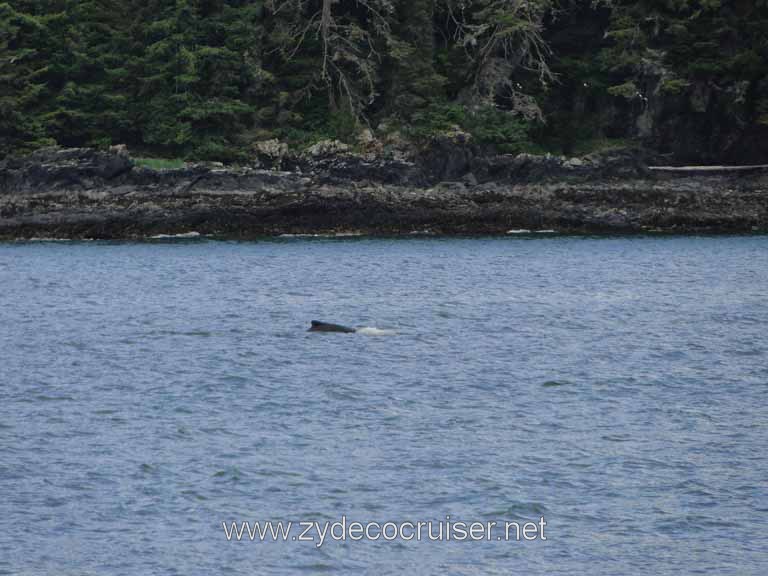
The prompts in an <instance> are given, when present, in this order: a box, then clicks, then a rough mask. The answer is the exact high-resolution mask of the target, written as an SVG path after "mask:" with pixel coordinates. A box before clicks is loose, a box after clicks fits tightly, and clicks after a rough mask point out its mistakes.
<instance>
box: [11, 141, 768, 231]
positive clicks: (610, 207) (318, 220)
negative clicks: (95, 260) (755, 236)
mask: <svg viewBox="0 0 768 576" xmlns="http://www.w3.org/2000/svg"><path fill="white" fill-rule="evenodd" d="M516 229H528V230H533V231H535V230H542V229H554V230H557V231H560V232H589V233H612V232H613V233H633V232H643V231H665V232H750V231H758V232H768V171H765V170H750V171H746V172H736V173H723V172H722V171H716V172H714V173H713V174H712V175H710V174H707V173H706V172H704V173H701V172H697V173H695V174H694V175H690V174H688V173H687V172H685V171H683V172H681V173H679V174H677V173H674V172H672V173H669V172H666V173H659V172H653V171H650V170H648V169H647V168H646V167H645V164H644V163H643V162H642V159H641V157H640V156H639V155H638V154H637V153H636V152H632V151H622V152H614V153H611V154H604V155H599V156H592V157H585V158H579V159H566V158H559V157H553V156H530V155H518V156H482V155H480V154H477V153H476V151H474V150H471V149H469V148H466V147H462V146H459V145H449V144H445V143H439V142H438V143H436V144H435V145H434V146H433V147H432V148H431V149H429V150H427V151H425V152H424V153H423V154H422V155H421V156H419V157H416V158H414V159H413V160H412V161H405V160H383V159H375V158H366V157H361V156H354V155H341V156H331V157H327V158H314V159H296V161H295V162H294V165H293V166H292V170H291V171H273V170H261V169H245V168H243V169H237V170H234V169H224V168H215V167H205V166H191V167H188V168H183V169H178V170H164V171H154V170H149V169H146V168H139V167H136V166H134V165H133V162H132V161H131V160H130V158H129V157H127V156H126V155H123V154H119V153H107V152H98V151H94V150H90V149H46V150H41V151H38V152H37V153H35V154H32V155H30V156H28V157H25V158H22V159H6V160H4V161H2V162H0V238H2V239H18V238H31V237H38V238H40V237H43V238H45V237H51V238H53V237H55V238H134V237H146V236H152V235H156V234H181V233H186V232H191V231H195V232H199V233H200V234H213V235H221V236H225V237H237V238H247V237H257V236H264V235H275V234H317V233H335V232H361V233H367V234H408V233H414V232H415V233H434V234H504V233H507V232H508V231H510V230H516Z"/></svg>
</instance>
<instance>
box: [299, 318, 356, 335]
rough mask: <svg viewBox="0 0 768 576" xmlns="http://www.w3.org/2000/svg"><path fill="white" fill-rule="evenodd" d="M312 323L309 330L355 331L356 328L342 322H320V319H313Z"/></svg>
mask: <svg viewBox="0 0 768 576" xmlns="http://www.w3.org/2000/svg"><path fill="white" fill-rule="evenodd" d="M311 324H312V325H311V326H310V327H309V330H307V332H345V333H351V332H355V329H354V328H350V327H348V326H342V325H341V324H331V323H330V322H320V321H319V320H312V322H311Z"/></svg>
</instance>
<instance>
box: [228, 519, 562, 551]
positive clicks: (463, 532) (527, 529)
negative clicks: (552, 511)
mask: <svg viewBox="0 0 768 576" xmlns="http://www.w3.org/2000/svg"><path fill="white" fill-rule="evenodd" d="M221 524H222V527H223V528H224V537H225V538H226V539H227V540H228V541H238V542H239V541H251V542H312V543H314V545H315V546H316V547H318V548H319V547H320V546H322V545H323V544H324V543H326V542H328V541H335V542H347V541H350V542H359V541H361V540H370V541H378V540H383V541H386V542H392V541H396V540H402V541H411V540H415V541H417V542H422V541H431V542H451V541H453V542H481V541H488V542H520V541H524V542H526V541H532V540H546V539H547V537H546V534H545V533H544V529H545V527H546V526H547V522H546V520H544V517H543V516H542V517H540V518H539V520H538V521H537V522H511V521H498V522H497V521H484V522H479V521H475V522H464V521H454V520H452V519H451V517H450V516H446V518H445V520H426V521H419V522H410V521H405V522H358V521H349V520H348V519H347V517H346V516H342V517H341V519H340V520H337V521H335V522H330V521H324V522H317V521H298V522H293V521H284V520H280V521H272V520H267V521H255V522H250V521H247V520H246V521H240V522H237V521H231V522H226V521H222V523H221Z"/></svg>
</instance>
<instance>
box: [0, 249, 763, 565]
mask: <svg viewBox="0 0 768 576" xmlns="http://www.w3.org/2000/svg"><path fill="white" fill-rule="evenodd" d="M311 319H321V320H327V321H332V322H339V323H343V324H352V325H357V326H369V327H377V328H381V329H392V330H395V331H396V332H397V334H396V335H380V336H371V335H364V334H316V333H307V332H306V328H307V327H308V326H309V321H310V320H311ZM766 335H768V238H767V237H719V238H709V237H686V238H599V239H598V238H566V237H563V238H558V237H552V238H542V237H541V236H538V237H535V238H534V237H515V238H509V239H410V240H383V239H347V240H330V239H327V240H320V239H289V240H279V241H264V242H253V243H229V242H214V241H206V240H197V241H177V242H172V241H161V242H149V243H135V244H131V243H125V244H121V243H98V242H89V243H69V242H62V243H26V244H5V245H0V573H2V574H51V575H54V574H55V575H57V576H58V575H70V574H71V575H75V574H77V575H82V574H99V575H112V574H142V575H145V574H184V575H198V574H199V575H204V574H205V575H209V574H316V573H335V574H345V575H346V574H349V575H352V574H376V575H384V574H393V575H395V574H397V575H400V574H435V575H437V574H441V575H443V574H483V575H485V574H504V575H507V574H512V573H515V574H523V573H525V574H563V575H566V574H567V575H572V574H593V575H617V574H618V575H620V574H656V575H659V574H694V573H700V574H721V575H722V574H729V575H730V574H733V575H760V576H762V575H764V574H766V573H768V572H767V571H768V464H767V457H768V452H767V451H768V448H767V447H768V431H767V429H766V424H768V407H767V403H766V400H767V399H768V340H767V339H766ZM342 515H346V516H347V518H349V519H350V520H357V521H361V522H369V521H378V522H382V523H383V522H385V521H390V520H391V521H413V522H417V521H422V520H430V519H432V520H440V519H445V517H446V515H450V516H451V519H453V520H456V521H458V520H462V521H468V522H471V521H475V520H477V521H482V522H485V521H488V520H525V519H532V520H538V519H539V518H540V517H541V516H543V517H544V518H545V520H546V522H547V526H546V530H545V536H546V537H547V540H546V541H540V540H538V541H535V542H505V541H501V542H499V541H491V542H431V541H422V542H416V541H408V542H404V541H396V542H384V541H381V540H379V541H377V542H349V541H347V542H335V541H326V542H325V543H324V544H323V545H322V546H320V547H317V546H316V545H315V544H313V543H309V542H292V541H288V542H277V543H275V542H268V543H263V542H249V541H241V542H236V541H227V539H226V537H225V534H224V531H223V528H222V521H229V522H231V521H242V520H250V521H264V520H293V521H296V522H298V521H301V520H316V521H320V522H324V521H326V520H327V521H331V522H333V521H336V520H338V519H340V518H341V516H342Z"/></svg>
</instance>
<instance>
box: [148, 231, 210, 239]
mask: <svg viewBox="0 0 768 576" xmlns="http://www.w3.org/2000/svg"><path fill="white" fill-rule="evenodd" d="M199 237H200V232H182V233H181V234H156V235H155V236H150V237H149V238H150V239H151V240H163V239H166V238H199Z"/></svg>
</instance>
